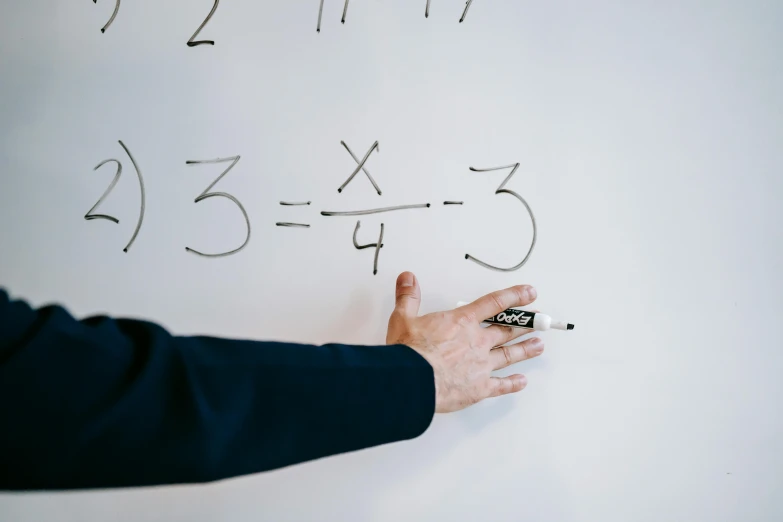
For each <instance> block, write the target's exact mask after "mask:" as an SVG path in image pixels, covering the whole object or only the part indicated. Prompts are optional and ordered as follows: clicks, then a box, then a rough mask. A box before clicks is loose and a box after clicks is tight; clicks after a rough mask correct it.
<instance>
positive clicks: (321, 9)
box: [92, 0, 473, 47]
mask: <svg viewBox="0 0 783 522" xmlns="http://www.w3.org/2000/svg"><path fill="white" fill-rule="evenodd" d="M92 1H93V3H94V4H97V3H98V0H92ZM348 2H349V0H345V5H344V6H343V15H342V18H341V19H340V23H342V24H345V20H346V17H347V16H348ZM120 3H121V0H116V3H115V4H114V11H113V12H112V14H111V17H110V18H109V21H108V22H106V25H104V26H103V27H102V28H101V33H105V32H106V30H107V29H108V28H109V27H111V24H112V23H114V20H115V19H116V18H117V14H118V13H119V12H120ZM472 3H473V0H467V2H466V3H465V10H464V11H462V16H461V17H460V19H459V23H462V22H464V21H465V17H466V16H468V10H469V9H470V6H471V4H472ZM219 5H220V0H215V3H214V4H213V5H212V9H211V10H210V11H209V14H208V15H207V17H206V18H205V19H204V21H203V22H202V23H201V25H200V26H198V29H196V32H195V33H193V36H191V37H190V39H189V40H188V41H187V46H188V47H196V46H199V45H215V42H214V40H196V38H197V37H198V35H199V33H201V31H202V29H204V27H205V26H206V25H207V24H208V23H209V21H210V20H211V19H212V17H213V16H214V15H215V12H216V11H217V10H218V6H219ZM323 12H324V0H320V4H319V5H318V23H317V24H316V29H315V30H316V31H317V32H319V33H320V32H321V19H322V18H323ZM424 16H425V18H429V16H430V0H427V4H426V6H425V7H424Z"/></svg>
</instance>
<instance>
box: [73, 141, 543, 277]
mask: <svg viewBox="0 0 783 522" xmlns="http://www.w3.org/2000/svg"><path fill="white" fill-rule="evenodd" d="M340 143H341V144H342V146H343V147H344V148H345V150H346V151H347V152H348V154H350V156H351V158H353V160H354V161H355V162H356V168H354V169H353V171H352V172H351V173H350V174H349V175H348V177H347V179H346V180H345V182H343V184H342V185H340V186H339V187H338V189H337V191H338V192H340V193H342V191H343V190H344V189H345V187H347V186H348V184H349V183H351V182H352V181H353V180H354V178H356V175H357V174H359V173H360V172H361V173H363V174H364V176H365V177H366V178H367V179H368V180H369V182H370V183H371V184H372V186H373V188H374V189H375V192H377V194H378V195H379V196H382V194H383V191H382V190H381V187H380V185H379V184H378V183H377V182H376V181H375V179H374V178H373V177H372V175H371V174H370V171H369V169H368V168H367V163H368V162H369V160H370V157H371V156H372V154H373V152H376V153H377V152H379V151H380V144H379V143H378V142H377V141H376V142H375V143H373V144H372V146H371V147H370V148H369V150H368V151H367V152H366V153H365V154H364V156H363V157H362V159H359V158H358V157H357V156H356V155H355V154H354V153H353V151H352V150H351V148H350V147H349V146H348V144H347V143H345V142H344V141H341V142H340ZM119 144H120V147H121V148H122V150H123V151H124V152H125V154H126V155H127V157H128V159H129V160H130V163H131V165H132V166H133V169H134V171H135V173H136V179H137V180H138V184H139V191H140V193H141V206H140V209H139V216H138V219H137V222H136V228H135V229H134V231H133V235H132V236H131V237H130V239H129V240H128V243H127V245H126V246H125V248H123V251H124V252H126V253H127V252H129V251H130V249H131V247H132V246H133V243H134V242H135V241H136V238H137V237H138V235H139V232H140V231H141V228H142V224H143V222H144V211H145V189H144V176H143V175H142V172H141V168H140V167H139V164H138V163H137V161H136V159H135V158H134V157H133V154H132V153H131V151H130V149H129V148H128V147H127V146H126V145H125V143H123V142H122V140H120V141H119ZM240 159H241V156H239V155H237V156H229V157H225V158H217V159H207V160H187V161H186V162H185V164H186V165H189V166H207V165H216V164H225V165H227V166H226V167H225V169H224V170H223V171H222V172H221V173H220V175H219V176H218V177H217V178H215V179H214V181H212V183H210V184H209V186H207V188H205V189H204V190H203V191H202V192H201V193H200V194H199V195H198V196H196V198H195V199H194V203H200V202H201V201H204V200H205V199H209V198H226V199H228V200H230V201H231V202H232V203H234V204H235V205H236V206H237V208H239V210H240V212H242V215H243V216H244V218H245V226H246V229H247V231H246V234H245V240H244V242H243V243H242V244H241V245H239V246H238V247H237V248H235V249H233V250H230V251H227V252H219V253H207V252H202V251H201V250H197V249H196V248H191V247H185V251H186V252H188V253H190V254H193V255H197V256H201V257H225V256H230V255H234V254H237V253H239V252H241V251H242V250H243V249H244V248H245V247H246V246H247V244H248V243H249V242H250V232H251V228H252V227H251V222H250V217H249V216H248V214H247V211H246V210H245V207H244V206H243V205H242V202H241V201H240V200H239V199H237V198H236V197H235V196H233V195H232V194H229V193H227V192H214V191H212V189H213V188H214V187H215V185H217V184H218V183H219V182H220V180H221V179H223V178H224V177H225V176H227V175H228V173H229V172H231V171H232V169H234V167H236V166H237V164H238V163H239V161H240ZM109 164H113V165H115V166H116V171H115V173H114V178H113V179H112V181H111V183H109V186H108V187H107V188H106V190H105V191H104V192H103V194H102V195H101V197H100V198H99V199H98V201H97V202H96V203H95V205H93V206H92V208H90V210H88V211H87V213H86V214H85V215H84V219H85V220H87V221H92V220H100V219H102V220H106V221H110V222H112V223H115V224H118V223H119V222H120V220H119V219H118V218H116V217H114V216H110V215H108V214H99V213H96V211H97V210H98V207H99V206H100V205H101V203H103V201H104V200H105V199H106V198H107V197H108V196H109V194H110V193H111V191H112V190H113V189H114V187H115V186H116V185H117V183H118V182H119V181H120V178H121V176H122V162H121V161H120V160H118V159H106V160H103V161H101V162H100V163H98V165H96V166H95V168H94V169H93V170H98V169H100V168H101V167H103V166H104V165H109ZM519 165H520V164H519V163H513V164H510V165H503V166H500V167H489V168H476V167H469V169H470V170H471V171H473V172H493V171H496V170H506V169H510V172H509V174H508V176H506V178H505V179H504V180H503V182H502V183H501V184H500V185H499V186H498V188H497V189H496V190H495V194H508V195H510V196H513V197H514V198H516V199H517V200H519V202H520V203H522V206H523V207H524V208H525V210H526V211H527V214H528V215H529V216H530V220H531V222H532V225H533V238H532V240H531V242H530V248H529V249H528V251H527V254H525V257H524V258H523V259H522V260H521V261H520V262H519V263H517V264H516V265H514V266H512V267H507V268H503V267H499V266H495V265H492V264H490V263H487V262H485V261H482V260H480V259H478V258H476V257H474V256H472V255H470V254H465V259H467V260H469V261H473V262H474V263H476V264H478V265H480V266H482V267H484V268H488V269H490V270H497V271H500V272H513V271H515V270H519V269H520V268H522V267H523V266H524V265H525V263H527V261H528V259H530V255H531V254H532V253H533V248H534V247H535V246H536V238H537V227H536V218H535V216H534V215H533V210H532V209H531V208H530V205H528V203H527V201H525V199H524V198H523V197H522V196H520V195H519V194H518V193H516V192H514V191H513V190H510V189H507V188H506V185H507V184H508V182H509V181H510V180H511V178H512V177H513V176H514V174H516V172H517V170H518V169H519ZM311 204H312V201H281V202H280V205H281V206H282V207H299V206H310V205H311ZM463 204H464V202H462V201H444V202H443V205H444V206H453V205H463ZM431 207H432V204H431V203H429V202H413V203H407V204H404V205H395V206H384V207H378V208H370V209H360V210H322V211H321V216H323V217H329V218H332V217H337V218H339V217H342V218H345V217H358V216H367V215H371V214H382V213H387V212H403V211H427V209H429V208H431ZM275 225H276V226H278V227H286V228H302V229H309V228H310V224H309V223H297V222H290V221H279V222H277V223H275ZM360 228H361V220H357V221H356V228H354V231H353V246H354V248H356V249H357V250H364V249H368V248H371V249H373V251H374V253H375V256H374V261H373V274H377V273H378V259H379V257H380V252H381V249H382V248H383V247H384V246H385V245H384V244H383V234H384V228H385V226H384V224H383V223H381V226H380V232H379V234H378V239H377V240H376V241H375V242H374V243H367V244H363V245H361V244H359V239H358V235H359V229H360Z"/></svg>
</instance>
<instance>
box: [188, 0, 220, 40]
mask: <svg viewBox="0 0 783 522" xmlns="http://www.w3.org/2000/svg"><path fill="white" fill-rule="evenodd" d="M219 4H220V0H215V4H214V5H213V6H212V10H211V11H210V12H209V14H208V15H207V17H206V18H205V19H204V21H203V22H201V25H200V26H198V29H196V32H195V33H193V36H191V37H190V40H188V47H196V46H197V45H215V42H214V40H198V41H195V38H196V37H197V36H198V35H199V33H200V32H201V30H202V29H204V26H206V25H207V24H208V23H209V21H210V20H211V19H212V16H213V15H214V14H215V11H217V8H218V5H219Z"/></svg>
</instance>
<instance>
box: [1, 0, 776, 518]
mask: <svg viewBox="0 0 783 522" xmlns="http://www.w3.org/2000/svg"><path fill="white" fill-rule="evenodd" d="M213 4H214V2H213V1H212V0H198V1H196V0H191V1H185V0H167V1H166V2H156V1H152V0H138V1H135V2H122V4H121V5H120V8H119V11H118V12H117V15H116V17H115V18H114V20H113V22H112V23H111V25H110V26H109V27H108V28H107V29H106V31H105V32H104V33H102V32H101V31H100V29H101V28H102V27H104V26H105V24H106V23H107V21H108V20H109V18H110V17H111V16H112V12H113V11H114V9H115V2H113V0H99V1H98V2H97V3H94V2H90V1H88V0H81V1H78V2H62V1H55V0H34V1H27V2H8V3H6V5H4V6H3V14H2V18H1V19H0V71H2V72H1V73H0V92H2V97H0V108H1V109H2V110H0V114H2V118H0V134H1V138H0V172H2V180H3V188H2V190H0V244H1V245H2V249H0V267H2V281H1V282H0V283H1V284H2V285H4V286H5V287H6V288H8V289H9V290H10V291H11V292H12V293H13V295H15V296H17V297H23V298H25V299H27V300H29V301H30V302H31V303H33V304H35V305H42V304H45V303H50V302H58V303H62V304H64V305H66V306H67V307H68V309H69V310H71V311H72V312H73V313H74V314H76V315H77V316H79V317H84V316H87V315H92V314H96V313H107V314H112V315H115V316H124V317H137V318H145V319H151V320H153V321H157V322H160V323H162V324H163V325H165V326H166V327H167V328H168V329H170V330H171V331H172V332H174V333H177V334H209V335H221V336H227V337H232V338H254V339H274V340H288V341H297V342H308V343H326V342H330V341H340V342H344V343H361V344H377V343H382V342H383V340H384V336H385V327H386V322H387V319H388V316H389V314H390V312H391V310H392V307H393V288H394V280H395V278H396V276H397V275H398V274H399V273H400V272H402V271H404V270H410V271H412V272H414V273H415V274H416V275H417V277H418V279H419V281H420V283H421V285H422V291H423V304H422V313H427V312H432V311H436V310H442V309H445V308H452V307H454V306H455V305H456V302H457V301H459V300H472V299H475V298H477V297H479V296H480V295H483V294H485V293H487V292H489V291H492V290H495V289H498V288H503V287H507V286H511V285H514V284H518V283H528V284H533V285H534V286H535V287H536V288H537V289H538V293H539V296H540V297H539V299H538V301H537V303H536V307H537V308H538V309H540V310H542V311H544V312H545V313H548V314H550V315H552V316H555V317H557V318H560V319H562V320H566V321H569V322H573V323H575V324H576V329H575V330H574V331H573V332H554V333H549V332H547V333H545V334H543V335H542V336H543V337H544V338H545V340H546V343H547V348H546V351H545V353H544V355H543V356H542V357H540V358H538V359H536V360H534V361H530V362H528V363H524V364H521V365H519V366H517V367H515V368H513V369H512V370H510V371H509V372H512V371H515V372H517V371H518V372H522V373H525V374H526V375H527V376H528V379H529V385H528V387H527V389H526V390H525V391H524V392H522V393H521V394H518V395H515V396H513V397H505V398H502V399H497V400H493V401H488V402H485V403H482V404H480V405H478V406H476V407H473V408H471V409H469V410H466V411H464V412H461V413H457V414H452V415H448V416H437V417H436V419H435V420H434V422H433V424H432V426H431V427H430V428H429V430H428V431H427V432H426V433H425V434H424V435H423V436H421V437H420V438H418V439H416V440H414V441H410V442H406V443H400V444H393V445H389V446H384V447H381V448H375V449H370V450H365V451H360V452H356V453H352V454H349V455H344V456H338V457H333V458H328V459H322V460H319V461H317V462H312V463H307V464H303V465H300V466H295V467H291V468H287V469H285V470H281V471H276V472H272V473H266V474H261V475H255V476H250V477H244V478H239V479H234V480H229V481H225V482H220V483H216V484H211V485H204V486H189V487H166V488H149V489H140V490H129V491H93V492H80V493H61V494H23V495H11V494H4V495H0V519H2V520H8V521H15V522H27V521H40V520H47V521H79V522H92V521H95V522H99V521H100V522H104V521H105V520H113V521H128V522H131V521H133V522H139V521H167V522H170V521H174V520H183V521H184V520H187V521H193V522H200V521H211V520H231V521H232V522H242V521H257V520H274V521H287V520H290V521H299V520H318V521H346V520H357V521H359V520H361V521H378V522H385V521H389V522H391V521H394V522H396V521H399V520H459V521H471V520H503V521H506V520H508V521H512V520H513V521H516V520H536V521H547V522H548V521H551V522H555V521H557V522H563V521H572V520H573V521H577V520H579V521H582V520H601V521H605V522H606V521H623V522H625V521H628V520H634V521H660V520H711V521H724V520H725V521H729V520H731V521H734V520H742V521H753V520H759V521H761V520H764V521H769V520H778V519H781V518H783V500H781V497H780V495H779V489H780V486H781V484H783V409H781V408H780V406H779V403H778V401H779V398H780V396H781V392H782V391H783V387H782V386H781V384H780V380H779V379H780V375H781V371H783V355H782V354H783V350H781V342H780V340H779V338H778V337H779V336H778V335H777V333H776V331H775V330H776V328H777V326H778V325H779V322H780V317H781V316H782V315H783V299H781V295H783V278H782V277H781V275H780V271H781V259H783V247H782V246H781V245H783V241H782V238H781V227H780V225H781V223H783V210H781V209H782V208H783V207H781V204H780V202H781V196H783V181H782V179H783V176H782V174H783V147H781V144H782V143H783V94H782V93H783V74H782V73H781V71H783V68H781V63H783V60H782V59H783V56H782V55H783V36H781V32H780V27H781V24H783V4H781V3H780V2H774V1H767V2H763V1H749V2H734V1H718V0H713V1H695V0H691V1H678V2H674V1H664V2H661V1H656V2H652V1H638V2H621V1H602V0H596V1H592V2H582V1H576V0H573V1H567V0H559V1H551V2H528V1H510V0H509V1H498V0H496V1H488V0H476V1H475V2H472V5H471V6H470V10H469V11H468V13H467V15H466V17H465V20H464V22H462V23H460V22H459V19H460V17H461V16H462V14H463V11H464V9H465V4H464V3H463V2H458V1H450V0H433V1H432V2H431V5H430V12H429V16H428V17H425V16H424V10H425V4H426V2H425V0H420V1H418V2H414V1H410V2H378V1H372V2H371V1H355V2H351V3H350V4H349V6H348V9H347V13H346V21H345V23H344V24H342V23H341V22H340V21H341V18H342V15H343V9H344V6H345V4H344V3H342V2H338V1H336V0H327V1H326V2H324V5H323V13H322V20H321V31H320V32H317V31H316V24H317V21H318V11H319V2H318V1H317V0H308V1H290V2H250V1H224V2H220V4H219V7H218V8H217V10H216V11H215V13H214V16H213V17H212V18H211V19H210V20H209V22H208V23H207V24H206V26H205V27H204V28H203V30H202V31H201V32H200V34H199V35H198V37H197V38H196V39H195V40H213V41H214V42H215V43H214V45H209V44H203V45H197V46H193V47H189V46H188V45H187V42H188V41H189V39H190V38H191V36H192V35H193V33H194V31H195V30H196V29H197V28H198V27H199V25H200V24H202V22H204V20H205V18H206V16H207V14H208V13H209V11H210V9H212V7H213ZM120 141H121V142H122V143H123V144H124V145H125V146H126V147H127V149H128V151H129V152H130V154H131V155H132V156H133V158H134V159H135V161H136V162H137V164H138V167H139V170H140V172H141V173H142V176H143V180H144V186H145V213H144V216H143V223H142V225H141V228H140V230H139V232H138V234H137V236H136V238H135V241H134V242H133V244H132V245H131V247H130V249H129V250H128V252H127V253H126V252H123V248H125V247H126V246H127V244H128V242H129V240H130V239H131V236H132V235H133V233H134V230H135V229H136V227H137V224H138V219H139V215H140V208H141V191H140V185H139V181H138V177H137V173H136V171H135V169H134V167H133V165H132V163H131V161H130V158H129V156H128V154H127V153H126V152H125V150H123V148H122V146H121V145H120ZM341 141H343V142H345V143H346V144H347V145H348V146H349V147H350V149H351V150H352V151H353V153H354V154H355V155H356V156H357V157H358V159H359V160H361V159H362V158H363V156H364V155H365V154H366V152H367V151H368V150H369V149H370V147H371V146H372V145H373V144H374V143H375V142H376V141H377V142H378V144H379V148H380V150H379V151H373V152H372V154H371V155H370V156H369V157H368V160H367V162H366V163H365V167H366V169H367V170H368V171H369V172H370V174H371V176H372V178H373V179H374V180H375V182H376V183H377V185H378V186H379V188H380V189H381V191H382V195H378V193H377V192H376V190H375V188H374V187H373V185H372V183H371V182H370V180H369V178H368V177H367V175H366V174H365V173H364V172H359V173H358V174H357V175H356V177H355V178H354V179H353V180H352V181H351V182H350V183H349V184H348V185H347V186H345V189H344V190H343V191H342V193H338V190H337V189H338V188H339V187H340V186H341V185H342V184H343V183H344V182H345V181H346V179H347V178H348V177H349V175H350V174H351V173H352V172H353V171H354V170H355V169H356V167H357V162H356V161H355V160H354V159H353V158H352V157H351V156H350V155H349V154H348V152H347V150H346V149H345V147H343V145H341ZM233 156H240V160H239V161H238V162H237V163H236V165H235V166H234V167H233V168H232V169H231V170H230V172H229V173H228V174H227V175H226V176H225V177H223V178H222V179H221V180H220V182H219V183H218V184H217V185H216V186H215V187H214V188H213V189H212V191H213V192H216V191H217V192H225V193H227V194H231V195H232V196H234V197H235V198H236V199H237V201H239V202H240V203H241V204H242V208H243V209H244V210H245V211H246V213H247V216H248V220H249V223H250V227H251V234H250V239H249V241H248V243H247V245H246V246H245V247H244V248H243V249H242V250H241V251H240V252H238V253H236V254H234V255H230V256H224V257H219V258H204V257H202V256H198V255H196V254H194V253H193V252H189V251H186V248H191V249H195V250H199V251H202V252H207V253H221V252H226V251H230V250H232V249H236V248H238V247H239V246H240V245H242V243H243V242H244V241H245V239H246V238H247V225H246V223H245V220H244V217H243V215H242V212H241V211H240V209H239V207H238V206H237V204H236V203H235V202H234V201H232V200H230V199H228V198H225V197H212V198H208V199H205V200H203V201H200V202H198V203H196V202H195V200H196V198H198V196H199V195H200V194H202V193H203V192H204V190H205V189H206V188H207V186H208V185H209V184H210V183H212V181H214V180H215V178H217V177H218V175H219V174H220V173H221V172H222V171H223V170H224V169H225V168H226V167H227V166H228V164H227V163H221V164H187V163H186V162H188V161H201V160H210V159H216V158H228V157H233ZM107 159H116V160H118V161H120V162H121V163H122V165H123V173H122V175H121V177H120V179H119V181H118V183H117V184H116V186H115V187H114V189H113V190H112V191H111V193H110V194H109V195H108V196H107V197H106V199H105V200H104V201H103V203H102V204H101V205H100V206H99V207H98V209H96V210H95V212H96V213H103V214H106V215H110V216H112V217H115V218H116V219H117V220H118V221H119V223H113V222H111V221H109V220H106V219H103V220H100V219H95V220H85V219H84V216H85V214H86V213H87V212H88V210H89V209H90V208H91V207H92V206H93V205H94V204H95V203H96V202H97V201H98V199H99V198H100V197H101V195H102V194H103V193H104V191H105V190H106V189H107V187H108V186H109V184H110V183H111V181H112V179H113V176H114V172H115V170H116V165H115V164H114V163H109V164H106V165H104V166H102V167H101V168H100V169H98V170H97V171H96V170H93V169H94V167H95V166H96V165H98V164H99V163H100V162H102V161H104V160H107ZM516 163H519V168H518V170H517V172H516V173H515V175H514V177H513V178H512V179H511V180H510V181H509V183H508V185H507V188H508V189H511V190H513V191H515V192H517V193H518V194H519V195H520V196H522V197H523V198H524V199H525V201H526V202H527V203H528V204H529V205H530V208H531V210H532V212H533V214H534V215H535V218H536V225H537V227H536V244H535V248H534V249H533V252H532V254H531V255H530V257H529V258H528V260H527V262H526V263H525V264H524V266H522V267H521V268H519V269H518V270H515V271H511V272H498V271H494V270H489V269H486V268H484V267H482V266H480V265H478V264H477V263H474V262H472V261H471V260H466V259H465V255H466V254H470V255H473V256H475V257H476V258H479V259H481V260H485V261H487V262H490V263H492V264H494V265H496V266H500V267H512V266H514V265H516V264H517V263H519V262H520V261H521V260H522V258H523V257H524V256H525V254H526V252H527V251H528V249H529V247H530V244H531V242H532V238H533V226H532V221H531V219H530V217H529V216H528V215H527V212H526V210H525V209H524V207H523V206H522V204H521V203H520V202H519V201H518V200H517V199H516V198H514V197H512V196H510V195H509V194H495V191H496V189H497V188H498V186H499V185H500V183H501V182H502V181H503V179H504V178H505V177H506V176H507V174H508V172H509V170H508V169H507V170H503V171H496V172H473V171H471V170H470V167H474V168H488V167H496V166H502V165H509V164H516ZM281 201H292V202H296V201H310V202H311V204H310V205H306V206H299V207H288V206H281V205H280V202H281ZM444 201H462V202H463V203H464V204H463V205H444V204H443V202H444ZM426 203H430V205H431V206H430V207H429V208H426V207H425V208H424V209H412V210H404V211H396V212H388V213H384V214H372V215H366V216H361V217H359V218H357V217H352V216H348V217H345V216H322V215H321V212H323V211H354V210H361V209H373V208H379V207H389V206H396V205H409V204H426ZM356 221H361V228H360V230H359V232H358V234H357V236H358V241H359V242H360V243H362V244H367V243H373V242H376V241H377V239H378V235H379V232H380V224H381V223H383V224H384V239H383V244H384V246H383V248H382V249H381V250H380V252H379V258H378V271H377V274H373V263H374V255H375V253H374V249H373V248H368V249H364V250H357V249H356V248H354V246H353V244H352V235H353V232H354V229H355V227H356ZM278 222H297V223H301V224H309V225H310V227H309V228H289V227H279V226H276V223H278ZM313 436H318V435H317V434H313Z"/></svg>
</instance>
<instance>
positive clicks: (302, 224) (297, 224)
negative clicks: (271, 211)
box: [275, 223, 310, 228]
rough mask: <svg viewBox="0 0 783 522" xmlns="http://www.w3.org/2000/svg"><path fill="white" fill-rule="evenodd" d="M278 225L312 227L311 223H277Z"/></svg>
mask: <svg viewBox="0 0 783 522" xmlns="http://www.w3.org/2000/svg"><path fill="white" fill-rule="evenodd" d="M275 226H278V227H292V228H310V225H307V224H304V223H275Z"/></svg>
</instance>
